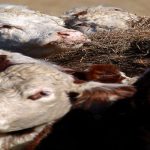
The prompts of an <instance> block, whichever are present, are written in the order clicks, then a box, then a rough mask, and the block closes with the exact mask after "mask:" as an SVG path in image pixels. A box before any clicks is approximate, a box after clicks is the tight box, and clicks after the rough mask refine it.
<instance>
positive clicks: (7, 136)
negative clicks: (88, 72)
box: [0, 50, 135, 150]
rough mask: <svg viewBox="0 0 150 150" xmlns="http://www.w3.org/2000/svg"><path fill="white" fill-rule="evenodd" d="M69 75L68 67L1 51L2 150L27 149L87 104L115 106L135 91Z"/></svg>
mask: <svg viewBox="0 0 150 150" xmlns="http://www.w3.org/2000/svg"><path fill="white" fill-rule="evenodd" d="M66 72H68V70H67V69H66V68H62V67H60V66H57V65H54V64H50V63H47V62H43V61H39V60H35V59H32V58H30V57H26V56H23V55H21V54H18V53H10V52H6V51H3V50H0V149H1V150H7V149H11V148H12V149H17V148H18V149H22V148H23V147H26V146H27V145H28V143H30V142H31V141H32V140H34V139H35V138H36V137H37V136H39V135H40V134H41V133H44V131H45V128H46V127H47V126H48V127H49V128H50V127H51V126H52V125H53V124H54V123H55V122H56V121H57V120H58V119H60V118H62V117H63V116H64V115H65V114H66V113H68V112H69V111H70V109H71V108H76V107H78V106H79V105H80V104H82V103H84V102H86V101H87V104H88V103H91V102H92V100H95V101H98V102H100V103H101V102H111V103H112V102H113V101H116V100H118V99H122V98H125V97H130V96H132V95H133V94H134V92H135V90H134V88H133V87H132V86H128V85H123V84H117V83H113V84H108V83H101V82H95V81H84V80H81V79H77V77H74V76H73V75H71V74H68V73H66ZM75 95H76V98H75ZM87 108H88V105H87ZM38 141H39V142H40V140H38ZM36 143H38V142H36Z"/></svg>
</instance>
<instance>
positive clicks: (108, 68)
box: [73, 64, 125, 83]
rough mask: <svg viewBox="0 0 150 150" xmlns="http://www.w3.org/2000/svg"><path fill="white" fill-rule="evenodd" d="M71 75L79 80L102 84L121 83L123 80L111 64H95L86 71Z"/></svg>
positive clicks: (118, 71)
mask: <svg viewBox="0 0 150 150" xmlns="http://www.w3.org/2000/svg"><path fill="white" fill-rule="evenodd" d="M73 75H74V76H75V77H77V78H78V79H80V80H86V81H98V82H103V83H121V81H122V80H123V79H125V78H124V77H122V76H121V74H120V70H119V69H118V68H117V67H116V66H114V65H111V64H95V65H92V66H91V67H90V68H89V69H88V71H83V72H74V73H73Z"/></svg>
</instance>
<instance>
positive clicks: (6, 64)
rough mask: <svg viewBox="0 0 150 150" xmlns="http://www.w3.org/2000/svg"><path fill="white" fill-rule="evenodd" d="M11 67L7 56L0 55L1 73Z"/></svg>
mask: <svg viewBox="0 0 150 150" xmlns="http://www.w3.org/2000/svg"><path fill="white" fill-rule="evenodd" d="M11 65H12V63H11V62H10V61H9V60H7V55H0V72H2V71H4V70H5V69H7V68H8V67H9V66H11Z"/></svg>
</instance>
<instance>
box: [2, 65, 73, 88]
mask: <svg viewBox="0 0 150 150" xmlns="http://www.w3.org/2000/svg"><path fill="white" fill-rule="evenodd" d="M68 81H70V82H68ZM72 81H73V78H72V77H71V76H70V75H68V74H65V73H63V72H61V71H59V70H58V69H57V68H55V67H52V66H46V65H41V64H19V65H14V66H11V67H9V68H7V69H6V70H5V71H3V72H1V73H0V89H2V88H5V89H6V88H17V89H19V88H20V90H26V89H27V88H30V87H31V88H32V87H33V88H36V86H37V87H39V86H40V87H52V88H57V87H58V86H59V87H63V88H64V86H65V87H66V88H69V83H70V84H71V83H72ZM22 88H23V89H22Z"/></svg>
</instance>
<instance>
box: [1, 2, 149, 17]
mask: <svg viewBox="0 0 150 150" xmlns="http://www.w3.org/2000/svg"><path fill="white" fill-rule="evenodd" d="M0 3H1V4H2V3H11V4H21V5H27V6H29V7H30V8H32V9H34V10H39V11H41V12H43V13H47V14H50V15H57V16H59V15H60V14H62V13H63V12H65V11H66V10H69V9H71V8H74V7H81V6H97V5H104V6H115V7H120V8H123V9H125V10H127V11H130V12H132V13H135V14H138V15H144V16H148V15H150V0H125V1H123V0H0Z"/></svg>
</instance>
